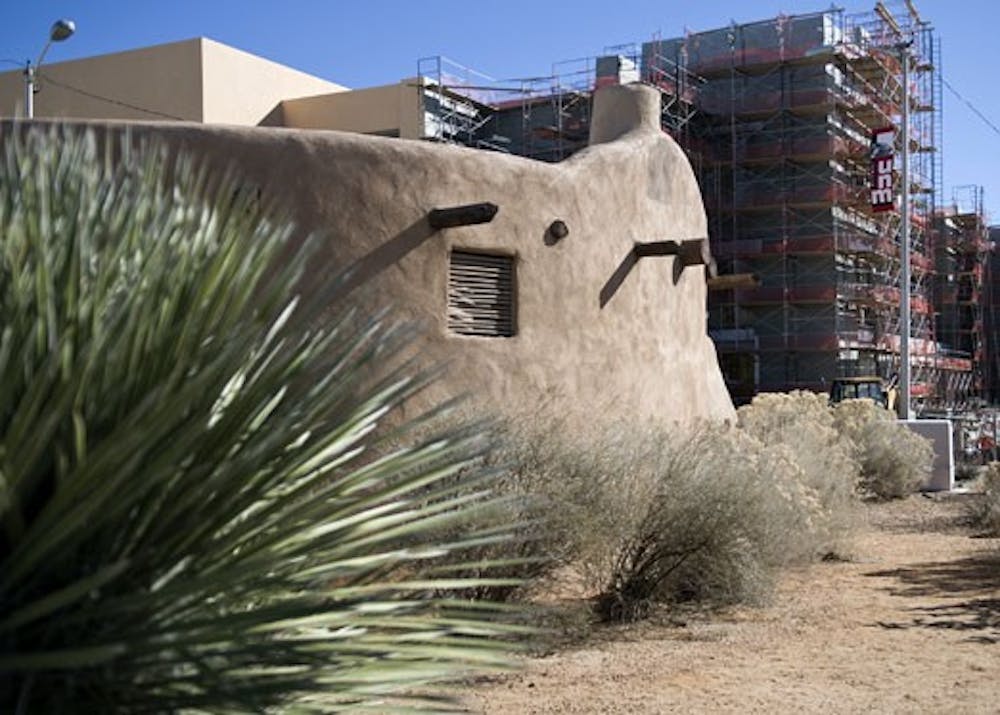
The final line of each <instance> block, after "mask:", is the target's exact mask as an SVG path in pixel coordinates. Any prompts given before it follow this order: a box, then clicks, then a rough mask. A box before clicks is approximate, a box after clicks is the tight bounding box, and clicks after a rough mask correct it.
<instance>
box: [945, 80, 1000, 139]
mask: <svg viewBox="0 0 1000 715" xmlns="http://www.w3.org/2000/svg"><path fill="white" fill-rule="evenodd" d="M941 80H942V81H943V82H944V86H945V87H947V88H948V89H949V90H951V93H952V94H954V95H955V96H956V97H958V99H960V100H961V101H962V102H964V103H965V106H966V107H968V108H969V109H971V110H972V113H973V114H975V115H976V116H977V117H979V118H980V119H982V120H983V121H984V122H985V123H986V126H988V127H989V128H990V129H992V130H993V131H994V132H996V133H997V135H998V136H1000V127H998V126H997V125H996V124H994V123H993V122H991V121H990V120H989V118H987V116H986V115H985V114H983V113H982V112H980V111H979V110H978V109H976V107H975V105H973V104H972V102H970V101H969V100H967V99H966V98H965V97H963V96H962V95H960V94H959V93H958V90H957V89H955V88H954V87H952V86H951V83H950V82H949V81H948V80H946V79H945V78H944V77H942V78H941Z"/></svg>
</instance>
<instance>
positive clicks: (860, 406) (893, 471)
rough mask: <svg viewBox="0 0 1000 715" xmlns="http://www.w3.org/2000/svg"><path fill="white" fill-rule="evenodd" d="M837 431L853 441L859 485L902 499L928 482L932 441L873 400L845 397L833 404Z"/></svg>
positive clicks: (878, 494)
mask: <svg viewBox="0 0 1000 715" xmlns="http://www.w3.org/2000/svg"><path fill="white" fill-rule="evenodd" d="M833 422H834V426H835V428H836V429H837V431H838V432H839V433H840V434H841V435H842V436H843V437H845V438H846V439H848V440H850V442H851V444H853V445H854V451H855V454H856V457H857V460H858V463H859V464H860V467H861V482H860V488H861V489H862V491H863V492H864V493H865V494H866V495H869V496H871V497H874V498H877V499H899V498H902V497H905V496H907V495H909V494H912V493H914V492H916V491H917V490H918V489H919V488H920V487H921V485H922V484H924V483H925V481H926V479H927V477H928V475H929V474H930V470H931V465H932V463H933V461H934V450H933V449H932V448H931V445H930V441H929V440H927V439H926V438H924V437H921V436H920V435H918V434H916V433H914V432H912V431H911V430H909V429H907V428H906V427H905V426H904V425H902V424H900V423H899V422H897V421H896V417H895V415H893V413H891V412H890V411H888V410H886V409H884V408H883V407H881V406H879V405H876V404H875V403H874V402H872V401H871V400H844V401H843V402H841V403H839V404H837V405H836V407H834V408H833Z"/></svg>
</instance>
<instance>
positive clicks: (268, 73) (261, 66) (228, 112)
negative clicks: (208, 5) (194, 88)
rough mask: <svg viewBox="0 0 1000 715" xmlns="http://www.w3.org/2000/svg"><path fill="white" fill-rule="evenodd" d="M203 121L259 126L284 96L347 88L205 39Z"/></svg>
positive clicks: (285, 97)
mask: <svg viewBox="0 0 1000 715" xmlns="http://www.w3.org/2000/svg"><path fill="white" fill-rule="evenodd" d="M201 51H202V83H203V87H204V91H203V97H204V104H203V107H204V109H203V114H202V121H204V122H208V123H211V124H241V125H245V126H255V125H257V124H260V123H261V122H262V121H263V120H264V118H265V117H267V116H268V114H270V113H271V111H272V110H274V108H275V107H277V106H278V104H279V103H280V102H281V101H282V100H284V99H290V98H292V97H308V96H311V95H317V94H329V93H331V92H342V91H344V90H345V88H344V87H342V86H341V85H339V84H334V83H333V82H328V81H326V80H324V79H320V78H319V77H314V76H313V75H310V74H306V73H305V72H300V71H298V70H295V69H292V68H291V67H286V66H285V65H282V64H279V63H277V62H272V61H270V60H266V59H264V58H262V57H257V56H256V55H252V54H250V53H249V52H243V51H242V50H238V49H236V48H234V47H229V46H228V45H223V44H221V43H219V42H215V41H214V40H210V39H207V38H202V39H201Z"/></svg>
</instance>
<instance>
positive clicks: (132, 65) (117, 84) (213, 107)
mask: <svg viewBox="0 0 1000 715" xmlns="http://www.w3.org/2000/svg"><path fill="white" fill-rule="evenodd" d="M345 89H346V88H345V87H342V86H341V85H339V84H334V83H333V82H328V81H326V80H323V79H320V78H319V77H314V76H312V75H310V74H307V73H305V72H300V71H298V70H295V69H292V68H290V67H286V66H285V65H281V64H278V63H277V62H271V61H270V60H266V59H264V58H262V57H257V56H256V55H252V54H250V53H248V52H243V51H242V50H238V49H236V48H234V47H229V46H228V45H224V44H222V43H219V42H215V41H214V40H210V39H207V38H204V37H199V38H195V39H192V40H184V41H181V42H172V43H169V44H164V45H156V46H153V47H144V48H141V49H137V50H129V51H126V52H116V53H114V54H108V55H99V56H96V57H87V58H84V59H80V60H72V61H69V62H52V63H49V62H46V63H45V64H43V65H42V66H41V68H40V69H39V70H38V92H37V94H36V95H35V116H36V117H66V118H79V119H128V120H139V121H155V120H171V119H172V120H182V121H189V122H204V123H207V124H238V125H244V126H255V125H258V124H261V123H262V122H265V120H267V119H268V117H269V116H271V115H272V113H273V112H275V111H277V110H278V107H279V105H280V103H281V102H282V101H284V100H287V99H293V98H297V97H308V96H313V95H329V94H333V93H340V92H343V91H344V90H345ZM23 111H24V76H23V73H22V71H20V70H14V71H11V72H4V73H3V74H0V116H8V117H10V116H21V115H22V114H23Z"/></svg>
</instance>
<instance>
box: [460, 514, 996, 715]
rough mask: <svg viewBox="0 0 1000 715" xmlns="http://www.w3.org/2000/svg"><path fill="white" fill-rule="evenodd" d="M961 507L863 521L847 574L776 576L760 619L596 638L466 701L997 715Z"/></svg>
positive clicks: (644, 628) (645, 627) (594, 707)
mask: <svg viewBox="0 0 1000 715" xmlns="http://www.w3.org/2000/svg"><path fill="white" fill-rule="evenodd" d="M966 498H969V497H961V496H953V495H942V496H935V497H927V496H914V497H911V498H909V499H907V500H905V501H903V502H897V503H894V504H889V505H879V506H869V507H866V512H867V517H868V518H867V525H866V526H865V527H864V528H863V529H862V530H861V532H860V534H859V536H858V539H857V541H856V544H855V547H854V555H853V556H852V558H851V559H850V561H848V562H841V561H836V562H824V563H821V564H816V565H815V566H811V567H808V568H804V569H801V570H795V571H793V572H790V573H788V574H786V575H785V577H784V578H783V580H782V582H781V585H780V587H779V589H778V593H777V595H776V597H775V599H774V602H773V604H772V605H770V606H767V607H763V608H754V609H752V608H740V609H735V610H731V611H728V612H726V613H723V614H721V615H718V614H717V615H714V616H711V617H708V616H704V615H696V614H689V615H687V616H678V615H676V614H675V615H673V616H670V617H669V618H666V617H661V618H660V621H661V622H659V623H657V622H653V623H642V624H637V625H632V626H628V627H624V626H622V627H616V628H600V629H597V630H596V631H594V632H593V633H592V634H591V636H590V638H589V639H588V640H587V641H585V643H584V644H583V645H578V646H575V647H570V648H566V649H562V650H558V651H557V652H555V653H553V654H551V655H547V656H544V657H536V658H526V659H525V660H524V668H523V670H521V671H519V672H517V673H514V674H511V675H506V676H502V677H500V678H498V679H495V680H491V681H489V682H485V683H480V684H478V685H476V686H475V687H471V688H470V689H469V691H468V692H467V695H466V698H465V705H467V706H468V707H469V709H470V710H472V711H474V712H485V713H505V714H507V713H673V712H677V713H702V712H740V713H791V712H799V713H815V712H822V713H863V712H876V713H997V712H1000V543H998V542H997V540H995V539H983V538H976V537H975V535H974V534H973V533H972V532H970V531H969V530H968V529H967V528H965V527H963V525H962V515H963V513H964V508H963V504H962V501H963V499H966Z"/></svg>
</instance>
